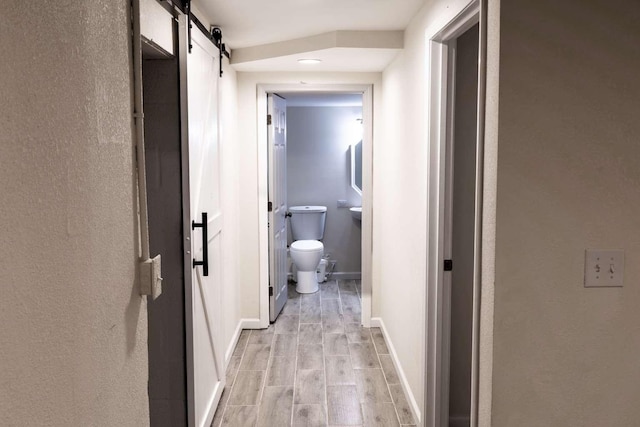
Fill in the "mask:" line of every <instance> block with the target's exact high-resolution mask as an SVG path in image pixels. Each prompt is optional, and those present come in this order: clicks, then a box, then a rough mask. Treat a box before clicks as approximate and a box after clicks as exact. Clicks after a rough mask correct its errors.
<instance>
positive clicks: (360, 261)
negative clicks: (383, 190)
mask: <svg viewBox="0 0 640 427" xmlns="http://www.w3.org/2000/svg"><path fill="white" fill-rule="evenodd" d="M267 94H277V95H278V96H280V97H281V98H284V99H285V102H286V103H287V114H286V117H287V120H286V121H287V173H286V174H287V176H288V179H287V186H286V188H287V190H286V191H287V195H286V196H287V197H286V199H287V200H288V205H289V206H293V205H321V206H326V207H327V220H326V221H327V223H326V226H325V236H324V238H323V244H324V246H325V250H324V254H325V259H326V274H327V276H328V278H329V279H330V280H332V279H343V280H351V279H360V280H361V283H362V290H361V296H362V307H361V308H360V310H359V311H360V312H361V316H359V317H360V318H361V320H360V322H361V323H362V324H363V325H365V326H369V324H370V319H371V197H370V191H371V190H370V188H371V142H372V134H373V132H372V113H373V108H372V87H371V86H369V85H355V86H354V85H349V86H346V85H330V86H329V85H323V86H320V87H309V86H307V87H303V88H301V87H300V86H299V85H295V86H294V85H270V86H263V87H259V88H258V97H259V99H258V107H259V108H258V110H259V115H258V120H259V127H260V126H261V125H260V121H262V124H263V125H264V129H265V130H266V129H267V128H268V125H267V120H266V117H267V111H266V106H267V105H266V104H267ZM261 106H263V108H262V110H263V111H264V115H263V114H262V113H261V112H260V110H261V108H260V107H261ZM347 116H348V117H347ZM262 117H264V119H262ZM272 120H273V118H272ZM327 123H337V124H339V125H337V127H335V126H328V125H327ZM260 137H261V138H260V139H263V141H259V143H260V144H262V143H264V144H267V141H266V139H267V132H263V133H262V135H260ZM322 141H324V143H323V142H322ZM356 153H358V155H359V160H360V161H359V162H357V161H355V157H356ZM269 164H271V163H269ZM358 164H359V166H360V167H358V171H356V170H355V165H358ZM266 172H267V173H266V176H265V177H261V179H263V178H264V181H263V182H268V180H269V179H270V178H269V171H266ZM354 183H357V184H358V185H359V187H353V185H354ZM336 188H339V189H338V190H336ZM277 198H278V197H277V196H275V199H277ZM273 199H274V195H273V194H269V202H271V205H272V206H273ZM350 208H359V212H357V213H354V212H352V210H350ZM267 210H268V209H267ZM354 210H356V211H357V210H358V209H354ZM267 214H268V212H267ZM270 222H272V219H271V218H270V220H269V225H270ZM287 227H288V225H287ZM289 231H290V228H289ZM288 234H289V238H288V243H291V236H290V234H291V233H290V232H289V233H288ZM354 245H357V248H355V246H354ZM354 248H355V250H354ZM367 248H368V249H367ZM269 252H271V251H269ZM354 252H356V253H355V254H354ZM263 255H265V254H261V260H265V258H266V260H267V263H268V265H269V269H272V268H273V267H272V266H273V265H274V264H273V263H272V262H270V261H269V257H268V256H267V257H264V256H263ZM267 255H268V254H267ZM354 255H355V256H354ZM287 271H289V272H290V271H291V265H290V263H288V264H287ZM270 277H271V272H270ZM261 283H264V281H262V280H261ZM267 285H268V284H267ZM269 293H270V289H269V287H268V286H267V287H264V286H261V290H260V295H261V320H262V319H264V318H265V313H266V315H267V316H266V317H267V321H269V320H271V321H273V319H274V313H273V310H269V309H270V308H271V307H272V306H273V305H272V304H270V302H271V299H273V297H272V296H270V295H269ZM265 306H266V307H265ZM263 307H265V308H267V309H266V310H264V309H263ZM262 324H264V325H265V326H266V324H268V323H266V322H265V323H262Z"/></svg>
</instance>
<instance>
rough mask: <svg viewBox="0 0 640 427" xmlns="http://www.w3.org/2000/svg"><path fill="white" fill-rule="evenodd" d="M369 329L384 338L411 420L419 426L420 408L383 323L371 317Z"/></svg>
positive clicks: (377, 318) (420, 418)
mask: <svg viewBox="0 0 640 427" xmlns="http://www.w3.org/2000/svg"><path fill="white" fill-rule="evenodd" d="M371 327H372V328H380V330H381V331H382V335H383V336H384V340H385V341H386V343H387V347H389V353H390V355H391V360H392V361H393V366H395V368H396V372H397V373H398V377H399V378H400V384H401V385H402V390H403V391H404V395H405V396H406V397H407V401H408V402H409V408H411V412H412V413H413V418H414V419H415V421H416V424H417V425H421V421H422V417H421V414H420V408H419V407H418V403H417V402H416V398H415V396H414V395H413V393H412V392H411V388H410V387H409V382H408V381H407V376H406V375H405V373H404V370H403V369H402V366H401V365H400V361H399V360H398V353H396V349H395V347H394V346H393V342H392V341H391V339H390V338H389V334H388V333H387V329H386V328H385V326H384V322H383V321H382V318H380V317H372V318H371Z"/></svg>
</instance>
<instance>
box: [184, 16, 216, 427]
mask: <svg viewBox="0 0 640 427" xmlns="http://www.w3.org/2000/svg"><path fill="white" fill-rule="evenodd" d="M179 28H180V48H181V49H180V78H181V82H180V85H181V87H180V92H181V101H182V117H181V120H182V185H183V195H184V200H183V221H184V236H185V239H186V241H185V245H184V250H185V286H186V289H185V305H186V307H185V316H186V319H185V320H186V338H187V340H186V341H187V400H188V406H187V408H188V409H187V412H188V417H189V425H190V426H198V427H200V426H209V425H210V424H211V421H212V419H213V415H214V413H215V410H216V406H217V404H218V401H219V400H220V396H221V394H222V389H223V388H224V383H225V377H224V359H223V350H222V344H221V338H222V322H223V319H222V307H221V306H220V304H221V301H222V295H221V293H222V264H221V259H222V239H221V236H222V210H221V206H220V141H219V132H218V128H219V126H218V79H219V58H218V55H219V52H218V50H217V49H216V48H215V46H213V44H212V43H211V42H210V41H209V40H208V39H207V38H206V37H205V36H204V35H203V34H202V33H201V32H200V31H198V30H197V29H195V28H194V29H193V31H192V32H191V36H192V38H191V45H192V48H191V52H190V53H189V51H188V43H189V42H188V36H187V20H186V17H185V16H181V17H180V26H179ZM203 214H206V215H203ZM203 218H204V220H203ZM194 223H196V226H195V227H194ZM198 223H200V224H201V226H197V224H198ZM194 261H197V263H201V262H203V263H205V264H207V263H208V265H195V266H194ZM207 270H208V271H207Z"/></svg>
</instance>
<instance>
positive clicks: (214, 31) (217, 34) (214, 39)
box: [171, 0, 231, 77]
mask: <svg viewBox="0 0 640 427" xmlns="http://www.w3.org/2000/svg"><path fill="white" fill-rule="evenodd" d="M171 1H172V3H173V4H174V6H175V7H178V8H179V9H180V10H182V11H183V12H184V14H185V15H187V20H188V22H189V25H188V26H187V31H188V36H189V53H191V48H192V47H193V45H192V44H191V28H192V27H193V25H195V26H196V28H197V29H199V30H200V31H201V32H202V33H203V34H204V35H205V36H206V37H207V39H209V41H211V43H213V45H214V46H215V47H217V48H218V50H219V51H220V77H222V73H223V72H222V56H223V55H224V56H226V57H227V58H229V59H231V55H230V54H229V52H228V51H227V46H226V45H225V44H224V43H223V42H222V29H220V28H219V27H213V26H212V27H211V30H207V28H206V27H205V26H204V24H203V23H202V22H200V20H199V19H198V18H197V17H196V16H195V15H194V14H193V13H191V0H183V3H184V5H183V7H180V6H178V5H176V4H175V0H171Z"/></svg>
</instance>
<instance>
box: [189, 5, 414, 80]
mask: <svg viewBox="0 0 640 427" xmlns="http://www.w3.org/2000/svg"><path fill="white" fill-rule="evenodd" d="M194 3H195V4H196V6H197V9H199V10H201V11H202V12H203V13H205V14H206V15H207V20H209V21H210V22H211V23H212V24H214V25H216V26H219V27H220V28H222V31H223V34H224V42H225V43H226V44H227V46H228V47H229V48H230V49H231V51H232V58H233V50H249V49H255V48H256V47H259V46H261V45H266V44H274V43H287V42H292V41H294V40H296V39H301V38H305V37H310V36H316V35H320V34H323V33H330V32H336V31H372V32H373V31H394V30H395V31H397V30H404V29H405V28H406V27H407V25H408V24H409V22H410V21H411V19H412V18H413V16H414V15H415V14H416V12H417V11H418V10H420V8H421V7H422V4H423V3H424V0H269V1H265V0H233V1H230V0H195V1H194ZM335 48H339V49H335ZM352 49H354V50H353V51H352V54H351V55H349V54H345V53H344V52H338V51H339V50H342V46H340V45H339V44H338V45H335V46H332V47H328V48H327V49H326V50H335V51H336V52H325V53H326V55H327V57H326V59H325V58H321V59H323V64H324V68H323V67H322V66H321V67H316V68H310V67H306V68H302V69H305V70H307V69H309V70H313V71H382V70H383V69H384V68H385V67H386V65H388V63H389V62H390V61H391V60H392V59H393V57H394V56H395V54H396V53H397V51H398V50H399V49H398V48H396V49H392V50H394V52H390V49H388V46H381V47H380V49H376V48H375V47H371V46H366V49H362V48H361V47H360V46H356V47H354V48H352ZM377 50H379V51H380V52H376V51H377ZM310 53H313V54H314V55H315V56H316V57H319V56H320V55H321V54H320V53H319V51H318V50H317V49H314V50H312V51H310ZM361 55H366V57H362V56H361ZM286 56H289V58H285V57H286ZM303 57H307V56H306V55H305V52H297V54H296V55H282V54H277V53H274V54H273V56H271V57H268V58H259V59H258V60H257V61H251V62H252V64H251V65H247V66H242V65H234V67H235V68H237V69H238V70H240V71H299V70H301V67H300V65H299V64H298V63H297V59H300V58H303ZM363 62H364V63H367V64H369V65H367V66H366V67H363V66H362V64H363ZM358 64H360V65H358ZM243 67H244V68H243Z"/></svg>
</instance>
